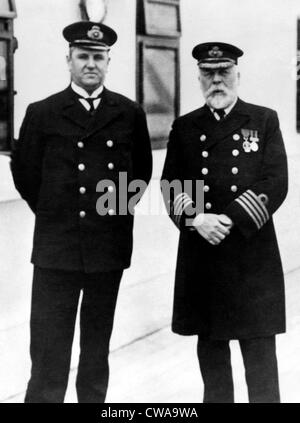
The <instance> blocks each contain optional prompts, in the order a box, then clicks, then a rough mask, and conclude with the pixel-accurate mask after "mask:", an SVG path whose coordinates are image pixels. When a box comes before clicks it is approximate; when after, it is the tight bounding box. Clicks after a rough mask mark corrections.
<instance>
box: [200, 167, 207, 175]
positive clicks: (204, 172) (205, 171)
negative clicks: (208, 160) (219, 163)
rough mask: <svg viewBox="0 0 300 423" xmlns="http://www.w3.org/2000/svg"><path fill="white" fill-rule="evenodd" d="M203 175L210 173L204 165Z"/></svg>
mask: <svg viewBox="0 0 300 423" xmlns="http://www.w3.org/2000/svg"><path fill="white" fill-rule="evenodd" d="M201 172H202V175H207V174H208V169H207V168H206V167H204V168H203V169H202V170H201Z"/></svg>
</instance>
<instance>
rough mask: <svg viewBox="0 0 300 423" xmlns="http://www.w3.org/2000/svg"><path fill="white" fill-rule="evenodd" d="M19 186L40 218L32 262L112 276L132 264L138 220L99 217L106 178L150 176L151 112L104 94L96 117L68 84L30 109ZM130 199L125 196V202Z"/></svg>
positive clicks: (19, 147)
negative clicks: (148, 121) (100, 186)
mask: <svg viewBox="0 0 300 423" xmlns="http://www.w3.org/2000/svg"><path fill="white" fill-rule="evenodd" d="M11 167H12V172H13V177H14V181H15V185H16V188H17V189H18V191H19V192H20V194H21V196H22V197H23V198H24V199H25V200H26V201H27V203H28V204H29V206H30V207H31V209H32V210H33V211H34V213H35V214H36V224H35V232H34V243H33V252H32V262H33V263H34V264H35V265H37V266H40V267H43V268H50V269H63V270H72V271H73V270H75V271H77V270H80V271H85V272H106V271H111V270H117V269H123V268H126V267H128V266H129V265H130V259H131V253H132V228H133V216H132V215H128V214H127V215H119V214H118V208H117V207H116V210H115V209H114V208H112V209H111V214H108V213H107V214H106V215H104V216H101V215H99V214H98V213H97V211H96V204H97V201H98V199H99V198H100V197H101V195H103V192H102V193H100V192H96V187H97V184H98V182H99V181H101V180H110V181H112V182H113V183H114V184H115V187H114V186H113V185H111V186H112V187H113V190H114V191H116V192H117V203H116V204H118V201H119V195H118V185H119V183H118V181H119V172H123V173H124V172H125V173H127V179H128V182H130V181H132V180H133V179H141V180H144V181H145V182H146V183H147V184H148V182H149V180H150V177H151V172H152V154H151V147H150V140H149V134H148V130H147V124H146V119H145V114H144V112H143V110H142V109H141V108H140V106H139V105H138V104H136V103H134V102H133V101H131V100H129V99H127V98H126V97H123V96H122V95H119V94H117V93H113V92H111V91H108V90H107V89H104V91H103V95H102V100H101V103H100V105H99V107H98V108H97V109H96V112H95V114H94V116H91V115H90V114H89V113H88V112H87V111H86V110H85V109H84V107H83V106H82V104H80V102H79V100H78V96H77V94H75V93H74V91H73V90H72V89H71V87H70V86H69V87H68V88H67V89H66V90H64V91H62V92H60V93H58V94H55V95H53V96H51V97H49V98H47V99H45V100H43V101H39V102H37V103H33V104H31V105H30V106H29V107H28V109H27V113H26V116H25V119H24V121H23V124H22V127H21V131H20V139H19V141H18V142H17V144H16V150H15V152H14V154H13V159H12V164H11ZM123 195H124V193H123V194H122V196H123Z"/></svg>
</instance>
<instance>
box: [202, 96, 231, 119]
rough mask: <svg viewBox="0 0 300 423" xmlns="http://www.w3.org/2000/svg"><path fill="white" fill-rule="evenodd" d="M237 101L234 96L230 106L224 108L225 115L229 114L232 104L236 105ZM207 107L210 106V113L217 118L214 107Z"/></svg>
mask: <svg viewBox="0 0 300 423" xmlns="http://www.w3.org/2000/svg"><path fill="white" fill-rule="evenodd" d="M237 101H238V98H237V97H236V99H235V100H234V102H233V103H231V105H230V106H228V107H226V109H224V112H225V116H227V115H229V113H230V112H231V110H232V109H233V108H234V106H235V105H236V103H237ZM209 108H210V110H211V112H212V114H213V115H214V116H215V118H216V119H218V120H219V117H217V116H216V114H215V109H213V108H212V107H209Z"/></svg>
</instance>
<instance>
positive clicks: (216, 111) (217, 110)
mask: <svg viewBox="0 0 300 423" xmlns="http://www.w3.org/2000/svg"><path fill="white" fill-rule="evenodd" d="M214 112H215V113H216V114H217V115H218V116H219V118H220V120H223V119H224V118H225V110H224V109H215V110H214Z"/></svg>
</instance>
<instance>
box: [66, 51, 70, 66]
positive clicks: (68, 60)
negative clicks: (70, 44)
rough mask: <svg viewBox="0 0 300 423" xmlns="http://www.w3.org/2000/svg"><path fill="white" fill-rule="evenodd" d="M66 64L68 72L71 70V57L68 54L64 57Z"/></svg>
mask: <svg viewBox="0 0 300 423" xmlns="http://www.w3.org/2000/svg"><path fill="white" fill-rule="evenodd" d="M66 62H67V65H68V68H69V70H70V69H71V56H70V54H67V55H66Z"/></svg>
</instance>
